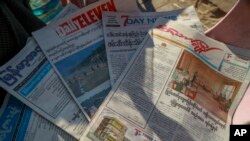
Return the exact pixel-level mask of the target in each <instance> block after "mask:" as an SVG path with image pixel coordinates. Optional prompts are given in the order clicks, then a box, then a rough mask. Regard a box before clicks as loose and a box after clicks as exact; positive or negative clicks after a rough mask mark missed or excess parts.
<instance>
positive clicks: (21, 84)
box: [0, 39, 88, 139]
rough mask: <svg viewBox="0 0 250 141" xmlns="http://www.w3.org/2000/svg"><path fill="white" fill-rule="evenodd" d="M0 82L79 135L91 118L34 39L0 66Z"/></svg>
mask: <svg viewBox="0 0 250 141" xmlns="http://www.w3.org/2000/svg"><path fill="white" fill-rule="evenodd" d="M0 86H1V87H2V88H3V89H5V90H6V91H7V92H8V93H10V94H11V95H13V96H14V97H16V98H17V99H18V100H20V101H21V102H23V103H24V104H26V105H27V106H29V107H30V108H31V109H32V110H34V111H35V112H37V113H38V114H40V115H41V116H42V117H44V118H45V119H47V120H49V121H50V122H52V123H54V124H55V125H56V126H58V127H60V128H62V130H64V131H66V132H67V133H69V134H70V135H72V136H73V137H75V138H76V139H79V138H80V137H81V136H82V135H83V132H84V130H85V128H86V126H87V124H88V119H87V118H86V117H85V116H84V114H83V112H82V111H81V109H80V108H79V107H78V105H77V104H76V102H75V101H74V100H73V98H72V96H71V95H70V94H69V92H68V90H67V89H66V88H65V86H64V85H63V83H62V81H61V80H60V78H59V77H58V75H57V74H56V72H55V71H54V69H53V68H52V66H51V64H50V63H49V62H48V60H47V59H46V58H45V56H44V54H43V53H42V51H41V49H40V47H39V46H38V44H37V43H36V42H35V40H34V39H29V40H28V43H27V44H26V46H25V47H24V48H23V49H22V50H21V51H20V52H19V53H18V54H17V55H16V56H15V57H14V58H12V59H11V60H10V61H9V62H7V63H6V64H4V65H3V66H1V67H0Z"/></svg>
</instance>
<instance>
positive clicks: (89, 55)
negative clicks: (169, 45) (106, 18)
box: [33, 0, 138, 117]
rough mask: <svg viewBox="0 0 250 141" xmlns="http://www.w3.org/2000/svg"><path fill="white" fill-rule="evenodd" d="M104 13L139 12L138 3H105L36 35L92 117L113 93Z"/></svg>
mask: <svg viewBox="0 0 250 141" xmlns="http://www.w3.org/2000/svg"><path fill="white" fill-rule="evenodd" d="M103 11H138V7H137V4H136V1H134V0H126V1H124V0H102V1H99V2H96V3H94V4H91V5H89V6H87V7H85V8H83V9H81V10H79V11H77V12H76V13H73V14H72V15H70V16H67V17H65V18H63V19H61V20H58V21H56V22H54V23H52V24H50V25H48V26H47V27H45V28H42V29H40V30H38V31H36V32H34V33H33V36H34V37H35V39H36V40H37V42H38V44H39V46H40V47H41V49H42V50H43V52H44V53H45V55H46V57H47V58H48V60H49V61H50V62H51V64H52V66H53V67H54V68H55V70H56V72H57V73H58V74H59V76H60V78H61V79H62V80H63V82H64V84H65V86H66V87H67V88H68V90H69V91H70V93H71V94H72V96H73V97H74V99H75V100H76V101H78V102H77V103H78V105H80V106H82V107H81V108H82V109H84V110H85V111H86V112H87V113H88V115H89V116H90V117H91V116H93V114H94V113H95V111H96V110H97V108H98V107H99V105H100V104H101V103H102V101H103V100H104V98H105V97H106V95H107V94H108V92H109V91H110V87H111V86H110V81H109V72H108V65H107V59H106V52H105V43H104V37H103V28H102V22H101V18H102V12H103Z"/></svg>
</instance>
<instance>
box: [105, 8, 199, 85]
mask: <svg viewBox="0 0 250 141" xmlns="http://www.w3.org/2000/svg"><path fill="white" fill-rule="evenodd" d="M157 17H164V18H167V19H169V20H176V21H178V22H181V23H185V24H186V25H188V26H190V27H192V28H195V29H197V30H199V31H200V32H203V28H202V25H201V22H200V21H199V18H198V16H197V14H196V11H195V9H194V7H193V6H190V7H187V8H185V9H180V10H174V11H169V12H144V13H122V12H117V13H115V12H104V13H103V19H102V20H103V28H104V36H105V45H106V53H107V59H108V67H109V75H110V82H111V85H113V84H114V83H115V81H116V80H117V79H118V78H119V76H120V75H121V73H122V71H123V70H124V68H125V67H126V65H127V64H128V62H129V60H130V58H131V56H133V54H134V52H135V51H136V49H137V48H138V47H139V46H140V43H141V42H142V41H143V38H144V37H145V35H146V34H147V32H148V30H149V29H150V28H151V27H152V25H153V23H154V22H155V21H156V19H157Z"/></svg>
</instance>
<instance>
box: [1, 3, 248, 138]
mask: <svg viewBox="0 0 250 141" xmlns="http://www.w3.org/2000/svg"><path fill="white" fill-rule="evenodd" d="M244 57H245V56H244ZM242 58H243V56H239V55H236V54H235V53H233V52H232V51H231V50H230V49H229V46H228V45H226V44H224V43H221V42H218V41H216V40H214V39H211V38H209V37H206V36H205V35H204V31H203V29H202V24H201V23H200V21H199V18H198V17H197V14H196V12H195V9H194V7H192V6H191V7H187V8H184V9H180V10H175V11H166V12H140V10H139V8H138V6H137V4H136V1H135V0H101V1H98V2H96V3H94V4H91V5H89V6H87V7H84V8H82V9H77V8H76V7H74V6H73V5H69V6H67V7H65V9H64V10H63V11H62V13H60V14H59V15H58V16H57V17H56V19H54V20H53V21H51V22H50V23H49V24H48V25H47V26H46V27H44V28H42V29H40V30H38V31H35V32H33V33H32V37H30V38H29V39H28V40H27V44H26V46H25V47H24V48H23V49H22V50H21V51H20V52H19V53H18V54H17V55H16V56H15V57H14V58H12V59H11V60H10V61H9V62H6V64H5V65H3V66H1V67H0V87H2V88H3V89H5V90H6V91H8V93H9V94H8V95H7V96H5V99H4V101H3V103H2V105H1V110H0V123H1V124H0V128H1V129H0V140H1V141H9V140H17V141H23V140H25V141H75V140H80V141H170V140H175V141H177V140H178V141H182V140H185V141H189V140H190V141H193V140H198V141H201V140H204V141H206V140H213V141H222V140H225V141H227V140H229V125H230V124H231V122H232V116H233V113H234V112H235V110H236V108H237V105H238V104H239V103H240V100H241V98H242V97H243V96H244V93H245V91H246V90H247V88H248V85H249V80H250V71H249V67H250V62H249V61H247V60H245V59H242Z"/></svg>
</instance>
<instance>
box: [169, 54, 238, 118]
mask: <svg viewBox="0 0 250 141" xmlns="http://www.w3.org/2000/svg"><path fill="white" fill-rule="evenodd" d="M241 84H242V82H239V81H237V80H234V79H231V78H228V77H226V76H223V75H222V74H220V73H218V72H216V71H214V70H213V69H211V68H210V67H208V66H207V65H206V64H205V63H204V62H203V61H201V60H200V59H198V58H197V57H195V56H194V55H193V54H192V53H189V52H188V51H184V52H183V54H182V56H181V58H180V61H179V62H178V64H177V66H176V69H175V70H174V73H173V75H172V77H171V80H170V83H169V87H170V88H172V89H173V90H175V91H177V92H179V93H181V94H184V95H185V96H187V97H188V98H190V99H192V100H194V101H195V102H197V103H198V104H199V105H201V106H202V107H204V108H206V109H207V110H208V111H209V112H210V113H213V114H214V115H215V116H216V117H218V118H219V119H221V120H223V121H224V122H227V117H228V110H229V109H230V106H231V104H232V101H234V98H235V96H236V95H237V94H238V92H239V89H240V87H241Z"/></svg>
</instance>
